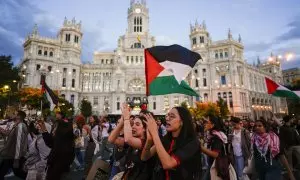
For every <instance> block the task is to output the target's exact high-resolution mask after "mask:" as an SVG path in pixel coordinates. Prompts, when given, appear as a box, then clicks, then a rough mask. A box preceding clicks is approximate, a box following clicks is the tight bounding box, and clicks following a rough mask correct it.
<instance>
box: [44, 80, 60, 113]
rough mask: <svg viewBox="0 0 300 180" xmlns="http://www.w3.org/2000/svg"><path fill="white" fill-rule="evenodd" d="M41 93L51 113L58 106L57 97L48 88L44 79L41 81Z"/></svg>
mask: <svg viewBox="0 0 300 180" xmlns="http://www.w3.org/2000/svg"><path fill="white" fill-rule="evenodd" d="M42 93H43V96H44V99H45V100H47V101H48V102H49V103H50V110H51V111H52V110H53V109H54V108H55V107H56V106H57V104H58V97H57V95H56V94H55V93H54V92H53V91H52V90H51V89H50V88H49V86H48V85H47V83H46V82H45V78H43V79H42Z"/></svg>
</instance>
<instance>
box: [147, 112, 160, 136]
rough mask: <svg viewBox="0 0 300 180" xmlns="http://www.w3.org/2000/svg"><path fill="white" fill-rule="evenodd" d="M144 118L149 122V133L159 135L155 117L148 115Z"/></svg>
mask: <svg viewBox="0 0 300 180" xmlns="http://www.w3.org/2000/svg"><path fill="white" fill-rule="evenodd" d="M144 117H145V118H146V120H147V131H149V132H150V134H151V135H152V136H153V135H154V134H158V127H157V124H156V121H155V119H154V117H153V116H152V115H151V114H146V115H144Z"/></svg>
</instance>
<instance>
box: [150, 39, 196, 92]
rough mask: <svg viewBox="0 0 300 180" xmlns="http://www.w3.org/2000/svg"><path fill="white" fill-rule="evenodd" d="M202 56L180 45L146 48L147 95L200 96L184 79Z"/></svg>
mask: <svg viewBox="0 0 300 180" xmlns="http://www.w3.org/2000/svg"><path fill="white" fill-rule="evenodd" d="M200 58H201V56H200V55H199V54H198V53H195V52H193V51H190V50H188V49H186V48H184V47H182V46H179V45H171V46H154V47H152V48H148V49H145V60H146V62H145V73H146V84H147V85H146V86H147V87H146V91H147V96H149V95H164V94H172V93H179V94H186V95H190V96H199V95H198V94H197V93H196V92H195V91H194V90H193V89H192V88H191V87H190V86H189V85H188V84H187V83H186V82H185V81H184V79H185V78H186V76H187V75H188V74H189V72H190V71H191V70H192V68H193V67H194V66H195V64H196V62H197V61H198V60H199V59H200Z"/></svg>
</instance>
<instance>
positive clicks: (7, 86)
mask: <svg viewBox="0 0 300 180" xmlns="http://www.w3.org/2000/svg"><path fill="white" fill-rule="evenodd" d="M3 88H4V89H5V90H6V91H8V101H7V105H8V106H9V103H10V90H11V89H10V87H9V85H4V86H3Z"/></svg>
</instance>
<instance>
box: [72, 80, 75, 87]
mask: <svg viewBox="0 0 300 180" xmlns="http://www.w3.org/2000/svg"><path fill="white" fill-rule="evenodd" d="M72 88H75V79H72Z"/></svg>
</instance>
